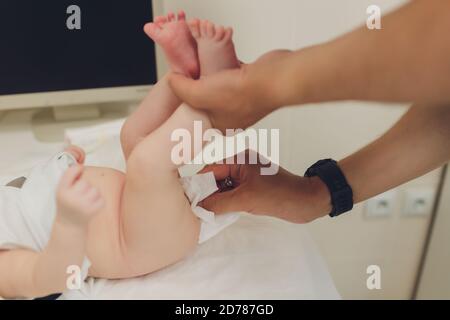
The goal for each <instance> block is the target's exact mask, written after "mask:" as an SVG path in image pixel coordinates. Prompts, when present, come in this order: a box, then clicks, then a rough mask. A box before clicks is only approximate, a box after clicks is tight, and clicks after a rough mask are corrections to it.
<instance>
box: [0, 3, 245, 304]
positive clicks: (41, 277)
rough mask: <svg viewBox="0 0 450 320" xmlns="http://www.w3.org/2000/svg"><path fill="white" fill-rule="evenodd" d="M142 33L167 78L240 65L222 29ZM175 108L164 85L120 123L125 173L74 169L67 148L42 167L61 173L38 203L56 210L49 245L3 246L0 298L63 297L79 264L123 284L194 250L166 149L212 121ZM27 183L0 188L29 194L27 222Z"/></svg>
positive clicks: (79, 157)
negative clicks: (175, 137) (178, 134)
mask: <svg viewBox="0 0 450 320" xmlns="http://www.w3.org/2000/svg"><path fill="white" fill-rule="evenodd" d="M145 32H146V33H147V34H148V35H149V36H150V37H151V38H152V39H153V40H154V41H155V42H156V43H158V44H159V45H160V46H161V47H162V48H163V49H164V52H165V54H166V56H167V59H168V61H169V64H170V67H171V71H173V72H178V73H183V74H185V75H188V76H190V77H192V78H198V77H199V76H207V75H209V74H212V73H215V72H218V71H221V70H223V69H228V68H237V67H239V62H238V59H237V57H236V54H235V50H234V45H233V43H232V39H231V38H232V30H231V29H225V28H223V27H219V26H215V25H214V24H212V23H210V22H208V21H200V20H193V21H191V22H189V23H187V22H186V17H185V14H184V13H183V12H180V13H179V14H178V16H175V15H174V14H169V15H168V16H167V17H158V18H156V19H155V21H154V23H149V24H147V25H146V26H145ZM181 103H182V102H181V101H180V100H179V99H178V98H177V97H176V96H175V95H174V94H173V93H172V91H171V89H170V87H169V85H168V80H167V77H164V78H163V79H161V80H160V81H159V82H158V83H157V84H156V85H155V86H154V87H153V89H152V90H151V91H150V93H149V94H148V96H147V97H146V98H145V100H144V101H143V102H142V104H141V106H140V107H139V108H138V109H137V111H136V112H135V113H133V114H132V115H131V116H130V117H129V118H128V120H127V121H126V123H125V124H124V126H123V128H122V132H121V142H122V148H123V152H124V155H125V158H126V161H127V171H126V174H123V173H122V172H119V171H115V170H113V169H108V168H97V167H85V166H83V163H84V157H85V155H84V152H83V151H82V150H81V149H80V148H78V147H75V146H71V147H69V148H67V149H66V150H65V152H63V153H62V154H60V155H58V156H56V157H55V158H53V159H52V160H51V161H50V162H49V163H48V164H47V166H50V165H51V166H56V167H58V168H60V170H61V175H62V178H61V177H58V180H57V182H59V184H58V183H55V190H53V194H49V197H48V199H45V200H46V201H47V202H49V203H50V202H54V200H53V199H54V196H55V195H54V191H56V205H55V207H54V210H53V211H55V212H48V215H50V216H51V217H54V218H52V220H51V223H52V224H51V225H49V230H48V241H47V242H46V243H44V244H43V247H42V250H41V251H36V250H30V249H29V248H27V246H26V244H25V243H10V244H5V243H3V245H2V246H1V247H0V296H3V297H6V298H14V297H27V298H33V297H42V296H47V295H50V294H53V293H60V292H63V291H65V290H66V289H67V288H66V282H67V278H68V274H67V273H66V272H67V268H68V267H69V266H73V265H74V266H80V267H81V266H82V264H83V261H85V257H88V259H89V261H90V263H91V266H90V268H89V276H92V277H99V278H108V279H122V278H131V277H136V276H141V275H145V274H148V273H151V272H154V271H156V270H158V269H161V268H163V267H166V266H168V265H170V264H173V263H175V262H177V261H179V260H181V259H182V258H184V257H186V256H187V255H188V254H189V253H191V252H192V251H193V249H194V248H195V247H196V245H197V244H198V239H199V232H200V222H199V219H198V218H197V217H196V216H195V215H194V214H193V212H192V210H191V205H190V203H189V201H188V199H187V197H186V196H185V194H184V189H183V187H182V186H181V184H180V181H179V174H178V168H177V166H176V165H175V164H174V163H173V162H172V160H171V152H172V148H173V146H175V142H172V141H171V134H172V132H173V131H174V130H175V129H180V128H184V129H187V130H189V131H190V132H191V136H193V130H194V121H202V122H203V128H205V130H206V129H208V128H211V122H210V120H209V119H208V117H207V116H206V115H205V114H203V113H201V112H198V111H194V110H193V109H191V108H190V107H189V106H187V105H184V104H181ZM190 156H191V158H192V157H194V156H195V155H194V154H191V155H190ZM42 170H46V169H45V168H44V169H42ZM42 170H41V169H39V170H38V171H42ZM38 173H39V172H38ZM38 173H37V174H38ZM55 179H56V178H55ZM32 181H33V179H32V177H27V178H21V179H17V180H15V181H14V182H12V183H11V184H9V185H8V186H4V187H0V195H1V194H4V195H6V194H8V195H9V196H11V197H13V196H14V197H15V196H17V197H18V198H17V199H19V198H20V197H27V196H29V197H30V198H28V199H27V198H25V199H23V203H31V204H30V205H29V206H23V205H22V207H21V210H23V211H24V212H25V211H28V212H29V214H30V216H32V214H33V201H30V199H31V197H32V196H33V194H32V193H33V189H32V185H29V184H31V183H32ZM48 183H49V185H51V184H52V181H48ZM56 185H58V186H57V188H56ZM11 197H5V199H12V198H11ZM2 199H3V198H1V197H0V202H1V201H2ZM18 206H20V204H18V203H17V204H16V203H7V202H4V203H3V204H2V203H0V210H1V212H0V224H2V223H3V221H12V220H11V219H10V218H9V215H13V214H15V213H14V212H8V211H11V210H12V209H11V208H16V207H18ZM36 206H38V204H36ZM10 209H11V210H10ZM36 210H37V208H36ZM8 219H9V220H8ZM14 221H16V220H14ZM14 223H15V224H11V225H8V224H6V225H7V227H4V229H3V230H4V231H1V230H2V228H0V232H6V233H8V234H9V235H10V236H11V239H15V238H16V237H14V232H17V230H19V229H20V230H22V231H20V232H24V231H23V230H27V227H26V221H24V223H23V224H24V225H23V226H22V225H19V226H17V223H16V222H14ZM15 227H17V230H15V229H14V228H15ZM50 229H51V232H50ZM0 245H1V235H0Z"/></svg>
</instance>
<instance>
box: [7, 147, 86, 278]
mask: <svg viewBox="0 0 450 320" xmlns="http://www.w3.org/2000/svg"><path fill="white" fill-rule="evenodd" d="M75 163H76V161H75V159H74V158H73V156H72V155H71V154H69V153H66V152H62V153H59V154H57V155H56V156H54V157H53V158H51V159H50V160H49V161H47V162H45V163H42V164H39V165H37V166H36V167H34V168H33V169H32V170H31V171H30V172H29V174H28V175H27V176H26V178H27V179H26V181H25V183H24V185H23V186H22V188H21V189H17V188H13V187H5V186H2V187H0V249H16V248H25V249H30V250H33V251H37V252H41V251H43V250H44V249H45V247H46V246H47V243H48V241H49V240H50V235H51V231H52V227H53V223H54V221H55V217H56V188H57V186H58V183H59V181H60V179H61V177H62V175H63V174H64V172H65V171H66V170H67V169H68V168H69V167H70V166H71V165H73V164H75ZM89 267H90V263H89V260H88V259H87V258H86V259H85V261H84V264H83V267H82V271H83V276H84V278H86V277H87V274H88V269H89Z"/></svg>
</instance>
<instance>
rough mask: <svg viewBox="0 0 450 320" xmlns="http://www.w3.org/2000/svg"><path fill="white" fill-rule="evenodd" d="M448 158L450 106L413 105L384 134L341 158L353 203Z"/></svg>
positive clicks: (440, 163) (439, 164)
mask: <svg viewBox="0 0 450 320" xmlns="http://www.w3.org/2000/svg"><path fill="white" fill-rule="evenodd" d="M449 160H450V108H447V106H440V107H435V106H429V107H427V108H423V106H419V105H416V106H413V107H412V108H411V109H410V110H409V112H407V113H406V114H405V116H403V118H402V119H401V120H400V121H399V122H398V123H397V124H396V125H395V126H394V127H393V128H392V129H391V130H389V131H388V132H387V133H386V134H385V135H384V136H382V137H381V138H380V139H378V140H377V141H375V142H373V143H372V144H370V145H369V146H367V147H366V148H364V149H362V150H361V151H359V152H357V153H355V154H353V155H351V156H349V157H348V158H346V159H344V160H342V161H340V163H339V164H340V167H341V168H342V170H343V171H344V174H345V176H346V177H347V179H348V181H349V183H350V185H351V186H352V188H353V191H354V201H355V203H358V202H361V201H364V200H366V199H369V198H371V197H373V196H375V195H377V194H379V193H382V192H385V191H387V190H389V189H392V188H394V187H396V186H399V185H401V184H403V183H406V182H408V181H410V180H412V179H414V178H417V177H419V176H422V175H424V174H426V173H428V172H430V171H432V170H433V169H436V168H438V167H439V166H441V165H443V164H445V163H446V162H448V161H449Z"/></svg>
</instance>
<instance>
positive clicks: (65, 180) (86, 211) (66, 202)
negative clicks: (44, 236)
mask: <svg viewBox="0 0 450 320" xmlns="http://www.w3.org/2000/svg"><path fill="white" fill-rule="evenodd" d="M82 174H83V167H82V166H81V165H77V166H72V167H70V168H69V169H67V171H66V173H65V174H64V176H63V177H62V179H61V182H60V183H59V186H58V190H57V195H56V200H57V205H58V214H59V215H60V217H61V218H62V219H63V221H64V222H69V223H72V224H76V225H87V224H88V223H89V221H90V220H91V219H92V217H93V216H94V215H95V214H97V213H98V212H99V211H100V209H102V208H103V206H104V200H103V198H102V196H101V194H100V192H99V191H98V190H97V189H96V188H94V187H92V186H91V185H90V184H89V183H88V182H87V181H85V180H83V179H82V178H81V176H82Z"/></svg>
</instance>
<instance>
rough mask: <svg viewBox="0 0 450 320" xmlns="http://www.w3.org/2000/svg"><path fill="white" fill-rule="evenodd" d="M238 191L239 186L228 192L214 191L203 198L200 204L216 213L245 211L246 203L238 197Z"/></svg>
mask: <svg viewBox="0 0 450 320" xmlns="http://www.w3.org/2000/svg"><path fill="white" fill-rule="evenodd" d="M240 192H241V190H240V188H237V189H234V190H231V191H228V192H221V193H215V194H213V195H212V196H210V197H209V198H206V199H205V200H203V201H202V202H201V203H200V206H201V207H203V208H205V209H206V210H209V211H212V212H214V213H217V214H223V213H229V212H242V211H247V208H246V207H245V205H246V204H247V203H245V202H242V201H240V199H239V198H240V197H241V196H240Z"/></svg>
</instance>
